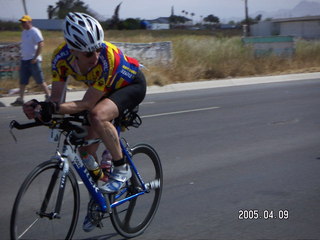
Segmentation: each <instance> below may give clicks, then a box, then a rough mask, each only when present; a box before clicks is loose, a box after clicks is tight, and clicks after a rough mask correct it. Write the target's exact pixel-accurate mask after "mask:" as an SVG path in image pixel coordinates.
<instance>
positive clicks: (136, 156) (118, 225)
mask: <svg viewBox="0 0 320 240" xmlns="http://www.w3.org/2000/svg"><path fill="white" fill-rule="evenodd" d="M132 159H133V161H134V164H135V165H136V168H137V169H139V174H140V175H141V176H142V178H143V180H144V182H145V183H148V182H151V181H154V180H156V181H159V183H160V184H159V185H160V186H158V187H157V188H155V189H151V190H150V192H149V193H145V194H143V195H140V196H138V197H136V198H133V199H131V200H130V201H128V202H126V203H123V204H121V205H119V206H117V207H114V208H113V209H112V213H111V214H110V218H111V222H112V225H113V227H114V228H115V229H116V231H117V232H118V233H119V234H120V235H122V236H123V237H125V238H132V237H136V236H138V235H141V234H142V233H143V232H144V231H145V230H146V228H147V227H148V226H149V225H150V223H151V221H152V220H153V218H154V216H155V214H156V212H157V209H158V207H159V203H160V199H161V193H162V186H163V174H162V166H161V162H160V158H159V156H158V154H157V152H156V151H155V150H154V149H153V148H152V147H151V146H149V145H147V144H139V145H136V146H134V147H133V148H132ZM150 165H151V166H150ZM126 188H127V195H126V196H128V195H133V194H134V193H136V191H137V189H141V184H140V183H139V182H138V180H137V176H136V175H135V174H134V173H133V174H132V177H131V179H130V180H129V181H128V182H127V186H126ZM123 197H125V196H123ZM115 198H116V194H113V195H110V201H111V203H112V202H114V201H119V200H120V199H121V198H120V199H115ZM148 205H149V206H148ZM135 222H137V224H135Z"/></svg>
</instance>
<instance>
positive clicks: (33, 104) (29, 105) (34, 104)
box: [22, 99, 41, 119]
mask: <svg viewBox="0 0 320 240" xmlns="http://www.w3.org/2000/svg"><path fill="white" fill-rule="evenodd" d="M22 109H23V112H24V114H25V115H26V116H27V118H28V119H34V118H36V117H37V116H36V113H39V111H40V109H41V106H40V104H39V102H38V101H37V100H36V99H32V100H30V101H28V102H26V103H25V104H23V106H22Z"/></svg>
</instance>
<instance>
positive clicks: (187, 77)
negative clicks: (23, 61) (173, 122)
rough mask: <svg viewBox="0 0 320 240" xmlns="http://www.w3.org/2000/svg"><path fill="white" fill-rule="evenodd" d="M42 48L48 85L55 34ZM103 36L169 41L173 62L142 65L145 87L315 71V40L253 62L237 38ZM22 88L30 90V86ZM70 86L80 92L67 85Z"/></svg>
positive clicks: (318, 66) (13, 38)
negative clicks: (285, 54)
mask: <svg viewBox="0 0 320 240" xmlns="http://www.w3.org/2000/svg"><path fill="white" fill-rule="evenodd" d="M43 35H44V38H45V47H44V52H43V64H42V67H43V71H44V75H45V79H47V80H46V81H47V83H48V84H49V83H50V62H51V54H52V51H53V50H54V49H55V48H56V47H57V46H58V45H59V44H60V43H61V42H62V41H63V36H62V33H61V32H53V31H43ZM105 37H106V39H107V40H108V41H115V42H135V43H137V42H156V41H172V42H173V56H174V57H173V61H172V63H171V64H169V65H156V66H155V65H148V64H146V66H147V68H148V69H149V70H147V71H145V74H146V77H147V80H148V84H149V85H166V84H169V83H176V82H190V81H198V80H203V79H222V78H230V77H244V76H258V75H273V74H286V73H301V72H315V71H320V41H304V40H298V41H297V42H296V52H295V55H294V57H292V58H280V57H275V56H269V57H263V58H256V57H254V56H253V54H252V51H251V50H250V49H249V48H247V47H245V46H243V44H242V42H241V37H239V36H238V37H237V36H233V37H223V36H222V34H218V35H216V36H214V35H213V33H212V32H202V31H107V32H106V34H105ZM19 41H20V32H2V33H1V35H0V42H19ZM31 83H32V84H30V85H28V88H29V90H31V91H35V90H37V89H35V84H34V83H33V81H31ZM71 84H72V85H73V87H75V88H82V87H83V86H82V85H79V83H76V82H71ZM15 87H18V80H17V79H15V80H11V81H3V80H2V81H0V88H3V89H9V88H15Z"/></svg>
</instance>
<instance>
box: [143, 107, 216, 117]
mask: <svg viewBox="0 0 320 240" xmlns="http://www.w3.org/2000/svg"><path fill="white" fill-rule="evenodd" d="M218 108H220V107H208V108H197V109H190V110H183V111H176V112H167V113H158V114H151V115H145V116H142V117H141V118H151V117H160V116H166V115H174V114H181V113H189V112H199V111H208V110H212V109H218Z"/></svg>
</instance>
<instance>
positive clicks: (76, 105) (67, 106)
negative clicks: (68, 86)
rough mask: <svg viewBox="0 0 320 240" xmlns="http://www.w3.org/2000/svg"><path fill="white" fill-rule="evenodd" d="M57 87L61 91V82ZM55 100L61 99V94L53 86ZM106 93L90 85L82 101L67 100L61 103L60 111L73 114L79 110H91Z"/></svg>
mask: <svg viewBox="0 0 320 240" xmlns="http://www.w3.org/2000/svg"><path fill="white" fill-rule="evenodd" d="M57 85H58V86H57V89H58V88H59V89H58V90H59V91H61V86H60V84H57ZM52 91H53V93H54V94H53V101H58V102H60V101H59V99H58V96H61V95H58V94H57V95H55V88H54V86H53V89H52ZM104 94H105V93H104V92H102V91H100V90H97V89H95V88H93V87H89V88H88V90H87V91H86V93H85V95H84V97H83V99H82V100H80V101H73V102H65V103H62V104H60V107H59V112H58V113H60V114H73V113H77V112H81V111H84V110H91V109H92V108H93V107H94V106H95V105H96V104H97V102H98V101H99V100H100V99H101V97H103V95H104Z"/></svg>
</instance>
